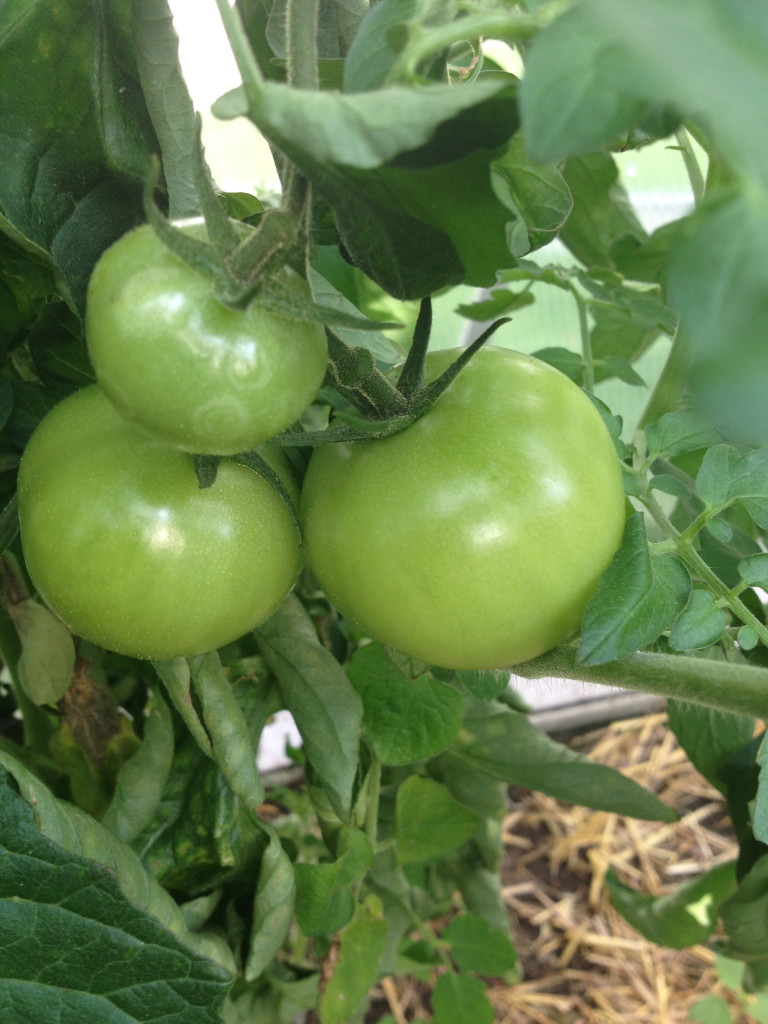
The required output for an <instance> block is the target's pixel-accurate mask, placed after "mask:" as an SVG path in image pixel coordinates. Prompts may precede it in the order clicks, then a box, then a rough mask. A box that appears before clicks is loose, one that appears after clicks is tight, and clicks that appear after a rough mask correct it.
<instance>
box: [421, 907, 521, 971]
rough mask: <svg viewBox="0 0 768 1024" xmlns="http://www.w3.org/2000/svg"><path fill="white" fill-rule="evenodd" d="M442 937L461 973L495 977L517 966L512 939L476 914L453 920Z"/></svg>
mask: <svg viewBox="0 0 768 1024" xmlns="http://www.w3.org/2000/svg"><path fill="white" fill-rule="evenodd" d="M440 937H441V938H442V939H444V940H445V941H446V942H449V943H450V946H451V956H452V958H453V961H454V963H455V964H456V966H457V967H458V968H459V970H460V971H475V972H476V973H477V974H485V975H487V976H490V977H495V976H502V975H504V974H506V972H507V971H511V970H513V969H514V968H515V967H516V965H517V952H516V951H515V947H514V946H513V945H512V943H511V942H510V941H509V938H508V937H507V936H506V935H505V934H504V933H503V932H500V931H497V930H496V929H495V928H492V927H491V925H490V924H489V923H488V921H486V920H485V918H482V917H478V916H477V915H476V914H460V915H459V916H458V917H454V918H453V920H452V921H451V922H450V924H449V925H448V927H447V928H445V929H443V931H442V933H441V936H440Z"/></svg>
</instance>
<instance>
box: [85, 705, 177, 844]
mask: <svg viewBox="0 0 768 1024" xmlns="http://www.w3.org/2000/svg"><path fill="white" fill-rule="evenodd" d="M145 714H146V718H145V721H144V734H143V738H142V743H141V746H140V747H139V749H138V750H137V751H136V753H135V754H134V755H133V756H132V757H130V758H129V759H128V760H127V761H125V762H124V763H123V764H122V765H121V767H120V770H119V771H118V773H117V778H116V779H115V792H114V796H113V797H112V801H111V803H110V805H109V807H107V809H106V811H105V812H104V814H103V816H102V818H101V824H102V825H103V826H104V828H106V829H109V831H110V832H112V834H113V835H115V836H117V838H118V839H122V841H123V842H124V843H130V842H132V841H133V840H134V839H136V838H137V837H138V836H139V835H140V834H141V833H142V831H143V830H144V829H145V828H146V827H147V826H148V825H149V824H150V822H151V821H152V818H153V817H154V815H155V812H156V811H157V808H158V806H159V804H160V801H161V799H162V795H163V790H164V788H165V784H166V782H167V781H168V777H169V775H170V773H171V767H172V765H173V747H174V737H173V718H172V716H171V711H170V708H169V707H168V705H167V704H166V703H165V701H164V700H163V698H162V696H161V695H160V693H159V692H157V693H154V694H153V695H152V698H151V701H150V702H149V705H148V708H147V710H146V712H145Z"/></svg>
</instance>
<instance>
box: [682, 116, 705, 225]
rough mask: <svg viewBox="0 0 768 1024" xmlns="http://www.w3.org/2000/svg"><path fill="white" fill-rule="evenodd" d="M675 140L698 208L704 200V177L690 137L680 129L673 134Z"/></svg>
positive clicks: (683, 129)
mask: <svg viewBox="0 0 768 1024" xmlns="http://www.w3.org/2000/svg"><path fill="white" fill-rule="evenodd" d="M675 138H676V139H677V144H678V146H679V147H680V152H681V154H682V157H683V163H684V164H685V169H686V172H687V173H688V180H689V181H690V183H691V191H692V192H693V202H694V205H695V206H700V205H701V202H702V200H703V199H704V192H705V189H706V183H705V181H704V175H703V174H702V173H701V167H699V161H698V160H697V159H696V154H695V153H694V151H693V145H692V143H691V136H690V135H689V134H688V132H687V131H686V130H685V128H683V127H680V128H678V129H677V131H676V132H675Z"/></svg>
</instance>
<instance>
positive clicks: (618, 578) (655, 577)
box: [579, 512, 691, 665]
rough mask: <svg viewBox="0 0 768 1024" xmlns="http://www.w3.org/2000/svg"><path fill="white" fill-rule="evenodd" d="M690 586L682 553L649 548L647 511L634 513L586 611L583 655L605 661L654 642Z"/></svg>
mask: <svg viewBox="0 0 768 1024" xmlns="http://www.w3.org/2000/svg"><path fill="white" fill-rule="evenodd" d="M690 590H691V581H690V577H689V576H688V573H687V572H686V570H685V569H684V568H683V566H682V565H681V564H680V562H678V561H677V559H676V558H674V557H672V556H670V555H655V554H653V553H652V552H651V551H650V550H649V548H648V542H647V540H646V536H645V522H644V519H643V515H642V513H639V512H638V513H635V514H634V515H632V516H630V518H629V519H628V520H627V526H626V530H625V532H624V540H623V542H622V546H621V548H620V549H619V551H618V553H617V554H616V556H615V558H614V560H613V562H611V564H610V565H609V566H608V569H607V570H606V572H605V573H604V575H603V577H602V579H601V581H600V583H599V585H598V587H597V590H596V591H595V593H594V595H593V596H592V599H591V600H590V602H589V604H588V605H587V610H586V612H585V613H584V620H583V622H582V638H581V647H580V649H579V657H580V660H581V661H583V662H584V663H585V664H587V665H600V664H602V663H603V662H606V661H613V660H615V659H616V658H621V657H622V656H624V655H626V654H631V653H632V652H633V651H635V650H637V649H638V648H640V647H644V646H646V644H649V643H651V642H652V641H653V640H655V639H656V638H657V637H658V636H659V634H660V633H662V632H663V631H664V630H665V629H668V628H669V627H670V626H671V625H672V623H673V621H674V620H675V618H676V616H677V614H678V612H679V611H680V610H681V609H682V607H683V606H684V604H685V602H686V601H687V599H688V595H689V593H690Z"/></svg>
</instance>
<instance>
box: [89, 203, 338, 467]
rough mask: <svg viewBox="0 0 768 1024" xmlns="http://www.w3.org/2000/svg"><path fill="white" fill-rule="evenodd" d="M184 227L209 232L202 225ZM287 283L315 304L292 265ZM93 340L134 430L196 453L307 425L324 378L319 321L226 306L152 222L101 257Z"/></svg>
mask: <svg viewBox="0 0 768 1024" xmlns="http://www.w3.org/2000/svg"><path fill="white" fill-rule="evenodd" d="M185 230H187V231H188V232H190V233H191V234H198V235H199V234H200V233H201V232H203V233H204V228H203V227H202V226H201V225H199V224H194V223H193V224H190V225H188V226H186V228H185ZM280 275H281V277H282V284H283V285H284V286H285V288H286V289H287V290H288V292H289V293H290V292H292V293H293V294H294V295H296V296H304V297H305V298H308V297H309V290H308V288H307V285H306V284H305V282H304V281H302V280H301V278H300V277H299V276H298V275H297V274H295V273H294V272H293V271H292V270H290V269H289V268H284V269H283V270H281V271H280ZM86 337H87V341H88V349H89V351H90V355H91V361H92V363H93V367H94V370H95V371H96V377H97V378H98V381H99V383H100V384H101V386H102V387H103V388H104V391H105V392H106V394H107V396H108V397H109V398H110V399H111V401H112V402H113V403H114V405H115V407H116V408H117V409H118V411H119V412H120V414H121V416H123V417H124V418H125V419H126V420H127V421H128V422H129V423H131V424H132V425H133V426H134V427H136V428H138V429H139V430H143V431H144V432H145V433H147V434H150V435H151V436H152V437H155V438H157V439H158V440H160V441H165V442H166V443H167V444H171V445H174V446H175V447H177V448H183V449H185V450H186V451H190V452H199V453H209V454H216V455H234V454H235V453H237V452H243V451H247V450H249V449H252V448H255V447H257V445H259V444H261V443H262V442H263V441H265V440H266V439H267V438H268V437H272V436H273V435H274V434H277V433H280V431H282V430H284V429H285V428H286V427H288V426H290V424H291V423H293V422H294V421H295V420H297V419H299V417H300V416H301V415H302V413H303V412H304V411H305V409H306V408H307V407H308V406H309V405H310V403H311V402H312V401H313V399H314V397H315V395H316V393H317V390H318V388H319V387H320V384H321V383H322V380H323V376H324V374H325V366H326V360H327V348H326V342H325V332H324V330H323V328H322V327H321V326H320V325H319V324H315V323H307V322H303V321H299V320H288V319H286V318H285V317H282V316H277V315H276V314H275V313H272V312H270V311H269V310H268V309H265V307H264V306H262V305H260V304H259V301H258V298H257V299H256V300H254V301H253V302H251V303H250V304H249V305H248V306H247V307H245V308H244V309H234V308H231V307H229V306H225V305H224V304H223V303H221V302H219V300H218V299H217V298H216V296H215V295H214V293H213V288H212V285H211V282H210V281H209V279H208V278H207V277H205V276H204V275H203V274H201V273H199V272H198V271H196V270H194V269H193V268H192V267H190V266H188V265H187V264H186V263H185V262H184V261H183V260H181V259H180V258H179V257H178V256H176V255H175V254H174V253H172V252H171V251H170V249H169V248H168V247H167V246H166V245H164V244H163V242H161V241H160V239H159V238H158V236H157V235H156V234H155V232H154V230H153V229H152V228H151V227H150V226H149V225H143V226H142V227H139V228H136V229H135V230H133V231H129V232H128V234H126V235H123V237H122V238H120V239H118V240H117V242H115V243H114V245H112V246H110V248H109V249H107V251H106V252H105V253H104V254H103V255H102V257H101V259H100V260H99V262H98V263H97V264H96V267H95V269H94V271H93V274H92V276H91V280H90V282H89V285H88V296H87V305H86Z"/></svg>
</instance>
